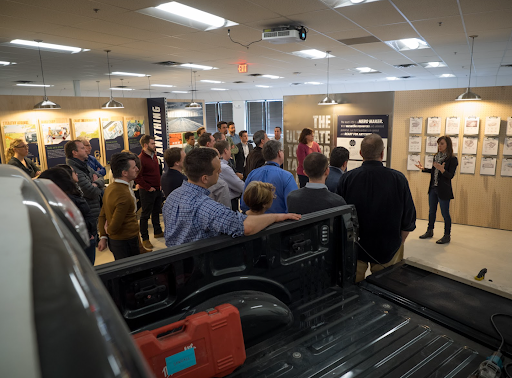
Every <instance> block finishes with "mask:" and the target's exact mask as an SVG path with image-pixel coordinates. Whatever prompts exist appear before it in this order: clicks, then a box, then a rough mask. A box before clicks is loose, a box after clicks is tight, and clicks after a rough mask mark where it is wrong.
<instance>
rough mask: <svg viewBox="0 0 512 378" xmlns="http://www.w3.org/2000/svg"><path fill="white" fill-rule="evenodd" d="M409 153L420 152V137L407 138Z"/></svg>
mask: <svg viewBox="0 0 512 378" xmlns="http://www.w3.org/2000/svg"><path fill="white" fill-rule="evenodd" d="M409 152H421V136H419V135H411V136H409Z"/></svg>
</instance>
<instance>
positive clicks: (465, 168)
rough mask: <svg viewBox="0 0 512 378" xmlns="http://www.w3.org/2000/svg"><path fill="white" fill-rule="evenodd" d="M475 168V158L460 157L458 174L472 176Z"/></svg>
mask: <svg viewBox="0 0 512 378" xmlns="http://www.w3.org/2000/svg"><path fill="white" fill-rule="evenodd" d="M475 167H476V156H472V155H462V159H461V161H460V173H466V174H470V175H474V174H475Z"/></svg>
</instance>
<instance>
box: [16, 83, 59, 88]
mask: <svg viewBox="0 0 512 378" xmlns="http://www.w3.org/2000/svg"><path fill="white" fill-rule="evenodd" d="M16 86H18V87H46V88H48V87H53V85H50V84H45V85H43V84H16Z"/></svg>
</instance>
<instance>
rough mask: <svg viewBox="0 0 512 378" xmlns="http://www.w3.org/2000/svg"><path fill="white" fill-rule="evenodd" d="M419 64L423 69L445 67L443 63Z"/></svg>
mask: <svg viewBox="0 0 512 378" xmlns="http://www.w3.org/2000/svg"><path fill="white" fill-rule="evenodd" d="M419 64H420V65H421V66H423V67H425V68H438V67H446V64H445V63H443V62H424V63H419Z"/></svg>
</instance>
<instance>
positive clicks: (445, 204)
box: [416, 136, 459, 244]
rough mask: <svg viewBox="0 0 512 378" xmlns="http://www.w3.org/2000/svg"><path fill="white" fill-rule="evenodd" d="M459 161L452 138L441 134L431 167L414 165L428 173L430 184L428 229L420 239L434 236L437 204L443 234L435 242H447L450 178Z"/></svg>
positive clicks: (449, 225)
mask: <svg viewBox="0 0 512 378" xmlns="http://www.w3.org/2000/svg"><path fill="white" fill-rule="evenodd" d="M458 165H459V161H458V160H457V158H456V157H455V156H453V146H452V140H451V138H450V137H449V136H442V137H440V138H439V139H438V140H437V154H436V155H434V163H433V166H432V168H431V169H426V168H425V167H423V165H421V163H418V164H417V165H416V166H417V167H418V168H419V169H421V170H422V171H423V172H428V173H430V184H429V187H428V205H429V212H428V229H427V232H425V233H424V234H423V235H421V236H420V239H427V238H431V237H433V236H434V224H435V221H436V213H437V204H438V203H439V206H440V207H441V214H442V215H443V218H444V236H443V237H442V238H441V239H439V240H438V241H437V242H436V243H437V244H445V243H449V242H450V240H451V238H450V233H451V228H452V218H451V217H450V200H452V199H453V190H452V178H453V176H454V175H455V170H456V169H457V166H458Z"/></svg>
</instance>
